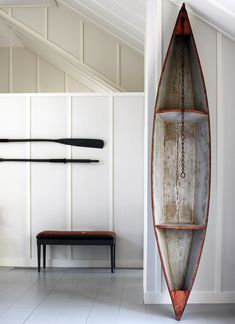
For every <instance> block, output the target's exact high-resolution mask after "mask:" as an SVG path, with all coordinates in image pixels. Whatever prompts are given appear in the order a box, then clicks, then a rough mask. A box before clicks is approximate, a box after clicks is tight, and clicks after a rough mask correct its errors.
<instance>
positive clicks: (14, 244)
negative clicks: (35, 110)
mask: <svg viewBox="0 0 235 324" xmlns="http://www.w3.org/2000/svg"><path fill="white" fill-rule="evenodd" d="M0 116H1V118H0V137H1V138H14V137H18V138H21V137H23V138H24V137H26V136H27V123H26V121H27V111H26V98H24V97H14V98H11V97H1V98H0ZM0 156H1V157H6V158H7V157H9V158H16V157H18V158H26V157H27V144H14V143H11V144H6V143H5V144H1V145H0ZM0 179H1V186H0V226H1V235H0V246H1V248H0V259H1V260H2V261H1V264H2V265H5V264H14V263H21V261H20V260H22V259H23V260H24V258H27V257H28V249H29V247H28V244H27V243H28V241H27V240H28V233H27V199H28V197H27V181H28V179H27V164H26V163H13V162H12V163H10V162H8V163H7V162H6V163H1V164H0Z"/></svg>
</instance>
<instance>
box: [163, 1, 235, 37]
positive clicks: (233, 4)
mask: <svg viewBox="0 0 235 324" xmlns="http://www.w3.org/2000/svg"><path fill="white" fill-rule="evenodd" d="M163 1H164V0H163ZM171 1H172V2H175V3H177V4H178V5H181V4H182V3H183V2H185V4H186V7H187V8H188V9H191V10H192V11H193V12H195V13H196V14H197V15H199V16H200V17H201V18H203V19H204V20H206V21H208V22H209V23H211V24H213V25H214V26H215V27H217V28H218V29H220V30H221V31H223V32H224V33H225V34H227V35H228V36H230V37H231V38H233V39H234V40H235V1H234V0H186V1H181V0H171Z"/></svg>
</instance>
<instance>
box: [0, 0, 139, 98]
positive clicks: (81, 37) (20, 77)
mask: <svg viewBox="0 0 235 324" xmlns="http://www.w3.org/2000/svg"><path fill="white" fill-rule="evenodd" d="M8 14H9V15H11V17H12V18H13V19H15V20H17V21H19V22H21V23H22V24H23V25H24V26H25V27H26V28H30V30H31V31H33V32H34V33H36V34H37V35H40V36H42V37H43V38H44V39H45V40H47V41H48V42H50V43H51V44H53V46H56V47H57V48H59V49H60V50H62V51H64V53H65V54H66V55H67V54H68V55H70V56H71V57H73V59H75V60H77V62H78V64H81V65H82V66H84V67H85V68H88V69H89V71H90V72H91V73H94V75H99V76H100V77H101V78H102V77H104V79H105V81H106V82H108V83H109V82H110V84H112V85H114V86H115V85H116V86H117V87H121V88H123V90H125V91H143V89H144V58H143V54H141V53H140V52H138V51H137V50H135V49H133V48H131V47H129V46H127V45H126V44H124V43H122V42H121V41H120V40H118V39H117V38H115V37H114V36H113V35H112V34H111V33H109V32H108V31H107V30H104V29H102V28H100V27H99V26H97V25H95V24H94V23H92V22H91V21H88V20H85V19H84V18H83V17H81V16H80V15H79V14H78V12H76V11H74V10H72V9H70V8H68V7H66V6H62V5H60V6H59V7H52V8H48V9H47V8H15V9H12V10H11V11H10V10H9V11H8ZM26 47H27V45H26ZM30 50H32V51H33V49H30ZM4 51H6V49H0V52H1V54H0V55H1V56H2V55H3V56H4ZM35 53H36V52H35ZM43 54H44V53H43ZM46 55H47V54H46V53H45V56H44V57H43V59H44V60H42V59H41V58H39V57H37V56H36V55H35V54H33V53H32V52H30V51H28V50H26V49H22V48H20V49H14V50H13V54H12V70H13V73H12V77H11V76H10V77H9V76H8V78H9V81H8V83H10V87H8V88H10V90H12V91H13V92H37V91H38V92H40V91H43V92H64V91H92V89H89V88H90V87H88V88H87V87H86V85H85V84H80V83H78V82H76V80H72V79H71V78H70V77H69V76H65V73H64V72H63V69H62V70H61V67H60V69H57V68H56V67H55V66H52V65H51V64H49V63H46V62H45V60H46ZM5 56H6V54H5ZM5 56H4V57H5ZM42 56H43V55H42ZM10 59H11V58H10ZM10 59H9V58H7V57H6V58H5V60H6V65H9V64H10V65H11V62H9V61H10ZM49 61H50V60H49ZM50 62H51V61H50ZM75 62H76V61H75ZM4 65H5V64H4ZM9 71H10V72H11V66H10V67H9ZM64 71H66V69H64ZM0 78H1V77H0ZM11 78H12V80H11ZM1 79H2V78H1ZM2 82H3V85H2ZM4 82H5V83H7V77H6V79H5V81H2V80H0V92H5V91H6V89H7V87H6V84H4ZM11 83H12V86H11ZM10 90H9V91H10Z"/></svg>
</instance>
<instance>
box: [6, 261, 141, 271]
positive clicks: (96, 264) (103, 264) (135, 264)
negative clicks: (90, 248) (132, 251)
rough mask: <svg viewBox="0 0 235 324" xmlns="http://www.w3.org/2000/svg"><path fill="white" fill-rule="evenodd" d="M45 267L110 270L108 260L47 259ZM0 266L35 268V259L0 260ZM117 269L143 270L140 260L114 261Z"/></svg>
mask: <svg viewBox="0 0 235 324" xmlns="http://www.w3.org/2000/svg"><path fill="white" fill-rule="evenodd" d="M46 262H47V267H68V268H70V267H71V268H75V267H76V268H110V260H57V259H53V260H51V259H47V261H46ZM0 266H4V267H37V259H36V258H32V259H25V258H2V259H1V258H0ZM116 267H117V268H138V269H142V268H143V261H142V260H116Z"/></svg>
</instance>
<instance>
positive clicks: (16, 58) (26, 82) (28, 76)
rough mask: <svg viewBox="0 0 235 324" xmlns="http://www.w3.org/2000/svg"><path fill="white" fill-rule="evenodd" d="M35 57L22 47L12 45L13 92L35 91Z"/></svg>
mask: <svg viewBox="0 0 235 324" xmlns="http://www.w3.org/2000/svg"><path fill="white" fill-rule="evenodd" d="M36 59H37V58H36V55H35V54H33V53H32V52H30V51H28V50H27V49H25V48H24V47H13V54H12V74H13V76H12V79H13V89H12V91H13V92H36Z"/></svg>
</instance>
